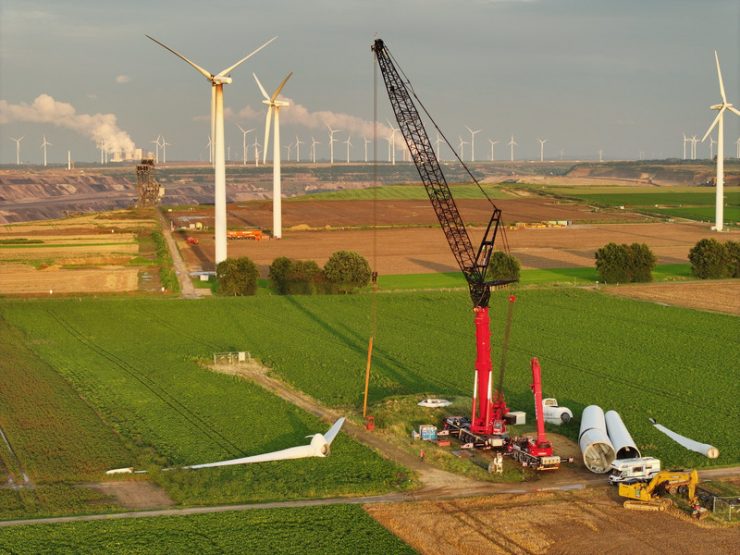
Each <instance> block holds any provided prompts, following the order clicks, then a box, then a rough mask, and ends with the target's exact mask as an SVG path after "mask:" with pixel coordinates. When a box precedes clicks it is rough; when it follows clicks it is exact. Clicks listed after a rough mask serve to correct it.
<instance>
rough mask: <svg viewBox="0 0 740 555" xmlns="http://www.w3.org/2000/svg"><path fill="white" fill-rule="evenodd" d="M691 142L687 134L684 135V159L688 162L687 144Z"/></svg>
mask: <svg viewBox="0 0 740 555" xmlns="http://www.w3.org/2000/svg"><path fill="white" fill-rule="evenodd" d="M687 142H691V139H689V138H688V137H687V136H686V133H684V134H683V159H684V160H686V143H687Z"/></svg>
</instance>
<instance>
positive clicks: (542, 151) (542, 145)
mask: <svg viewBox="0 0 740 555" xmlns="http://www.w3.org/2000/svg"><path fill="white" fill-rule="evenodd" d="M537 140H538V141H539V142H540V162H544V161H545V143H546V142H547V139H537Z"/></svg>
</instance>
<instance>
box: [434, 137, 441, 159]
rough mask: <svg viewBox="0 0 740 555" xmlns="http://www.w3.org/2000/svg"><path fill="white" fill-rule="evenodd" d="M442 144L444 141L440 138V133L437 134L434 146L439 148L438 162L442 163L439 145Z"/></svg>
mask: <svg viewBox="0 0 740 555" xmlns="http://www.w3.org/2000/svg"><path fill="white" fill-rule="evenodd" d="M441 144H442V139H441V138H440V136H439V133H437V140H436V141H434V145H435V146H436V147H437V160H438V161H440V162H441V161H442V159H441V158H440V157H439V145H441Z"/></svg>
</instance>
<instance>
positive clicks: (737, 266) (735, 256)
mask: <svg viewBox="0 0 740 555" xmlns="http://www.w3.org/2000/svg"><path fill="white" fill-rule="evenodd" d="M725 248H726V249H727V255H728V257H729V259H730V276H731V277H734V278H736V277H740V241H727V242H726V243H725Z"/></svg>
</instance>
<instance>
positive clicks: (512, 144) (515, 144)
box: [507, 135, 519, 162]
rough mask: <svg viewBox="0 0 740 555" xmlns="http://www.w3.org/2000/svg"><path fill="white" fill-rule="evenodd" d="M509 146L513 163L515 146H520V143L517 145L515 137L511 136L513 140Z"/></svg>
mask: <svg viewBox="0 0 740 555" xmlns="http://www.w3.org/2000/svg"><path fill="white" fill-rule="evenodd" d="M507 144H508V145H509V152H510V155H511V161H512V162H513V161H514V147H515V146H519V143H517V142H516V141H515V140H514V135H512V136H511V140H510V141H509V142H508V143H507Z"/></svg>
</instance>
